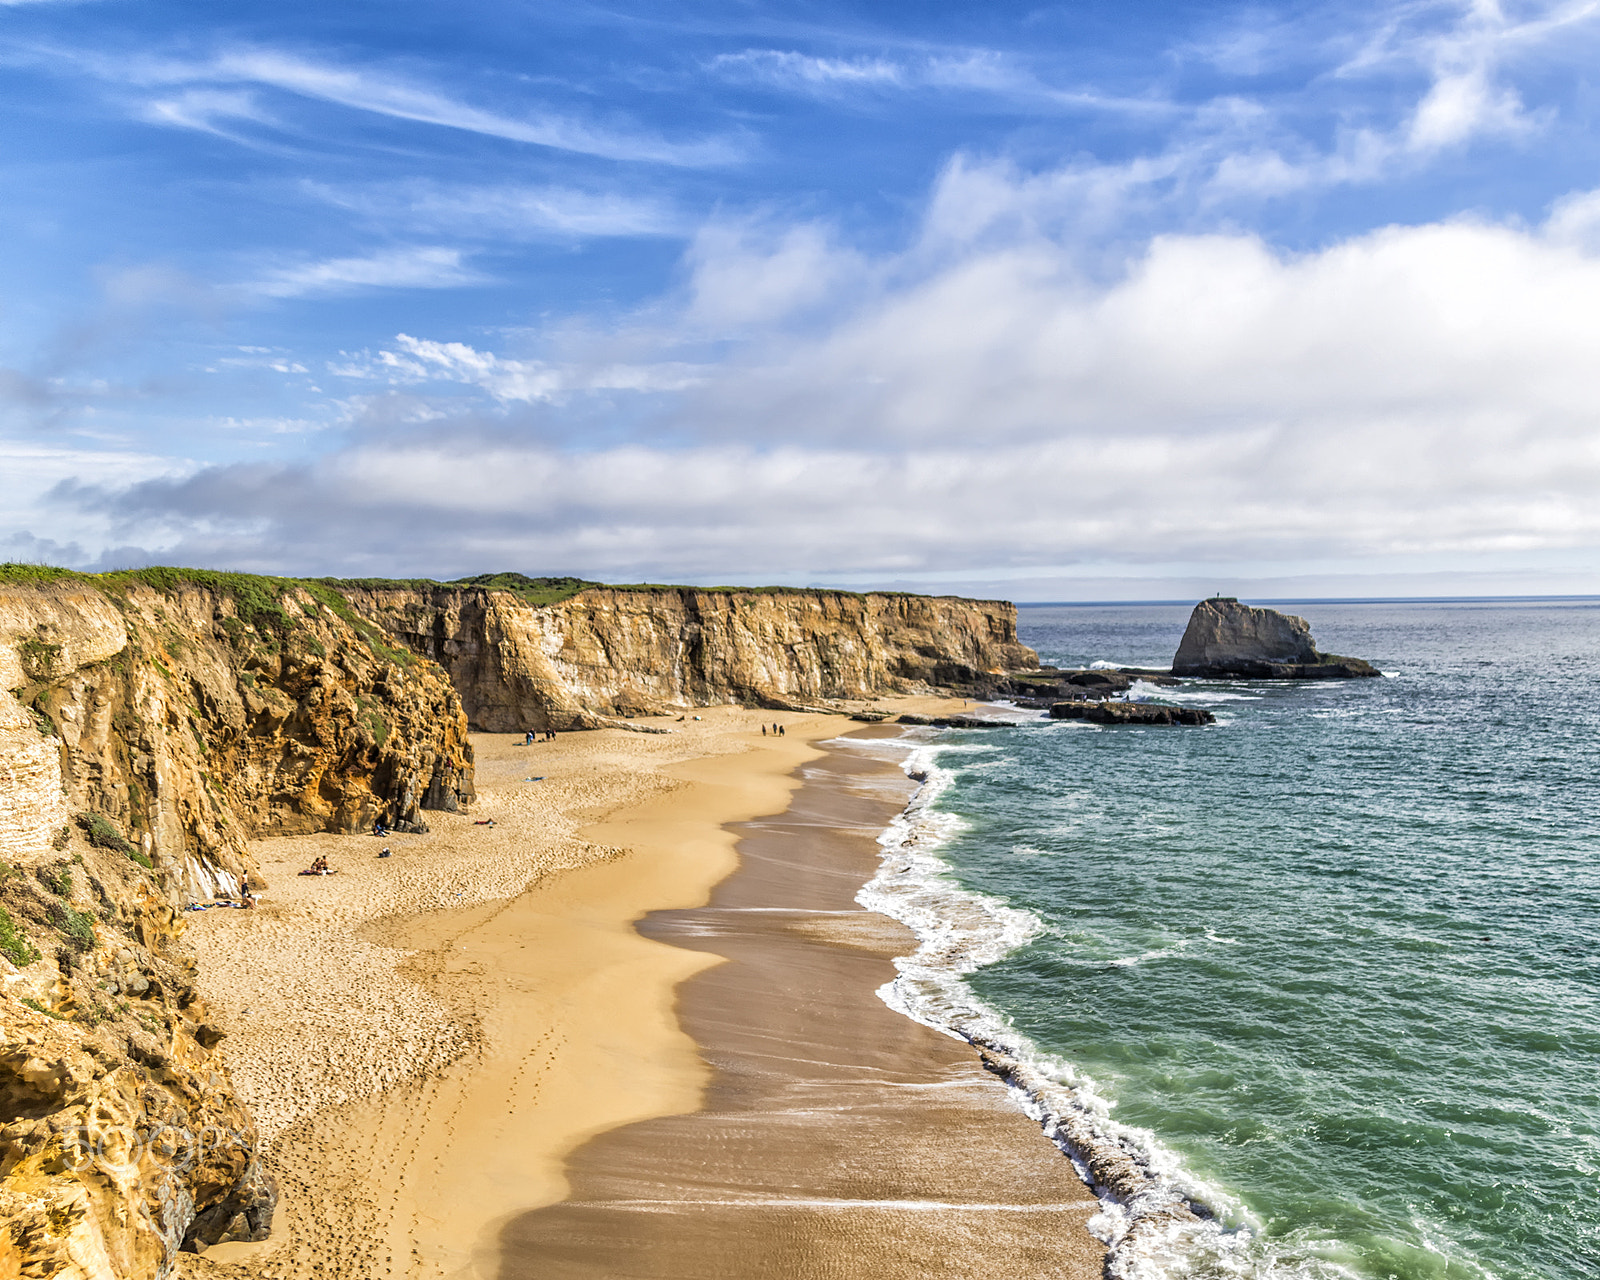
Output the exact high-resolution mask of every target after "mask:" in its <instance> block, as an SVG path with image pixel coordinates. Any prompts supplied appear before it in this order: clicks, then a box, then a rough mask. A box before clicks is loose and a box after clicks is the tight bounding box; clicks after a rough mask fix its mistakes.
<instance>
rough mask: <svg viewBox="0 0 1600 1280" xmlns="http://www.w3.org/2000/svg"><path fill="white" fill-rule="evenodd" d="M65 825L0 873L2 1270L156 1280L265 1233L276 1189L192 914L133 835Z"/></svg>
mask: <svg viewBox="0 0 1600 1280" xmlns="http://www.w3.org/2000/svg"><path fill="white" fill-rule="evenodd" d="M108 832H109V828H102V829H100V835H101V838H102V839H103V840H104V841H105V842H106V844H107V845H108V846H109V845H110V844H111V842H112V841H113V840H114V838H115V837H114V835H111V834H108ZM58 843H59V844H60V846H61V847H60V849H58V850H54V849H53V850H52V851H51V853H50V855H49V857H48V858H45V859H42V860H39V861H37V862H36V863H35V864H34V865H32V866H31V867H28V868H19V867H9V868H8V869H7V870H8V874H7V875H6V877H5V882H4V884H3V885H0V904H3V905H0V912H3V914H0V934H3V935H4V936H3V937H0V951H3V952H4V953H5V955H6V957H7V958H6V959H4V960H0V974H3V977H0V992H3V994H0V1122H3V1124H0V1276H5V1277H22V1276H39V1277H45V1276H49V1277H66V1278H68V1280H129V1278H137V1280H144V1278H146V1277H158V1276H163V1275H166V1274H168V1273H169V1272H170V1270H171V1268H172V1264H173V1261H174V1259H175V1257H176V1255H177V1253H178V1251H179V1249H180V1248H181V1247H182V1246H183V1245H184V1244H185V1243H186V1242H188V1243H189V1245H190V1247H191V1248H193V1247H195V1245H196V1242H199V1243H202V1244H207V1245H209V1244H214V1243H217V1242H219V1241H222V1240H255V1239H264V1238H265V1237H266V1234H267V1231H268V1229H269V1227H270V1225H271V1220H272V1212H273V1208H274V1205H275V1202H276V1189H275V1188H274V1186H273V1185H272V1182H271V1179H270V1178H268V1177H267V1176H266V1174H265V1173H264V1172H263V1171H262V1169H261V1166H260V1163H259V1160H258V1155H257V1147H258V1142H257V1138H256V1131H255V1126H254V1124H253V1122H252V1121H251V1118H250V1116H249V1114H248V1112H247V1111H246V1110H245V1108H244V1107H243V1106H242V1105H241V1103H240V1102H239V1100H238V1098H237V1097H236V1096H235V1094H234V1092H233V1088H232V1086H231V1084H230V1083H229V1081H228V1077H227V1074H226V1072H225V1071H224V1070H223V1069H222V1067H221V1065H220V1063H219V1062H218V1061H217V1060H216V1058H215V1056H214V1051H215V1048H216V1045H217V1043H218V1041H219V1040H220V1039H221V1035H220V1033H219V1032H218V1031H217V1029H216V1028H215V1027H214V1026H212V1025H210V1024H209V1023H208V1022H207V1021H206V1017H207V1014H206V1009H205V1006H204V1005H203V1004H202V1003H201V1002H200V1001H199V1000H198V999H197V998H196V997H195V993H194V988H193V981H192V979H193V965H192V962H191V961H190V960H189V959H188V957H187V956H186V955H185V954H184V952H183V950H182V948H181V946H180V945H179V941H178V939H179V936H180V919H181V918H180V916H179V915H178V913H176V912H175V911H174V909H173V907H172V905H171V904H170V903H169V902H167V901H166V898H165V895H164V894H163V893H162V891H161V889H160V888H159V886H158V885H157V884H156V877H155V876H154V874H153V873H152V872H151V871H150V870H149V869H148V868H145V867H143V866H141V865H140V864H139V863H137V862H136V861H134V859H133V858H132V857H131V856H130V853H131V852H132V851H133V849H134V846H132V845H127V846H125V848H121V849H118V848H112V847H105V848H101V847H96V846H95V845H93V844H92V843H90V841H89V840H88V839H87V838H86V835H85V832H84V831H83V829H81V828H79V827H75V828H74V830H73V832H72V834H71V835H70V837H69V838H68V839H66V840H58Z"/></svg>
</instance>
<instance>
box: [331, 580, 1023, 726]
mask: <svg viewBox="0 0 1600 1280" xmlns="http://www.w3.org/2000/svg"><path fill="white" fill-rule="evenodd" d="M493 581H496V582H499V583H503V584H506V585H504V586H499V587H496V586H489V585H473V584H470V583H469V584H462V583H450V584H439V583H422V582H413V583H385V582H378V581H368V582H330V583H329V585H330V586H333V587H335V588H336V589H337V590H338V591H339V592H340V594H341V595H342V596H344V598H345V599H346V600H348V601H349V603H350V605H351V606H352V607H353V608H354V609H355V610H356V611H357V613H359V614H360V616H361V617H362V618H363V619H365V620H366V621H368V622H370V623H372V624H373V625H374V626H376V627H379V628H381V629H382V630H383V632H384V633H385V634H386V635H387V636H388V637H389V638H390V639H391V640H392V641H394V642H395V643H397V644H401V645H404V646H405V647H406V648H408V649H409V650H411V651H412V652H414V653H417V654H420V655H423V656H426V657H428V658H431V659H433V660H434V661H436V662H438V663H439V665H440V666H442V667H443V668H444V669H445V670H446V671H448V672H449V673H450V678H451V681H452V682H453V683H454V685H455V687H456V689H457V691H458V692H459V693H460V695H461V700H462V705H463V706H464V707H465V709H466V712H467V716H468V718H469V719H470V721H471V723H472V725H473V727H474V728H477V729H483V730H487V731H490V732H497V733H517V732H522V731H525V730H529V729H533V730H540V729H571V728H584V727H591V726H593V725H595V724H598V723H603V722H604V720H605V718H606V717H609V716H641V715H668V714H670V715H678V714H681V713H682V712H684V711H686V710H689V709H691V708H694V707H703V706H711V705H718V704H724V703H730V702H737V703H743V704H746V705H749V706H758V707H772V708H779V709H781V708H786V707H794V708H798V707H802V706H808V705H815V704H818V703H826V702H830V701H841V700H862V699H870V698H874V697H877V696H879V695H881V694H886V693H909V692H925V691H927V690H929V689H935V688H939V689H952V690H966V691H970V692H980V693H981V692H983V691H985V690H986V689H987V688H989V687H990V686H992V685H993V684H995V682H996V681H997V679H998V678H999V677H1001V676H1003V675H1004V674H1005V673H1006V672H1009V671H1013V670H1021V669H1030V668H1033V667H1036V666H1037V665H1038V661H1039V659H1038V655H1037V654H1035V653H1034V652H1033V650H1032V649H1029V648H1027V647H1026V646H1025V645H1023V644H1021V643H1020V642H1019V641H1018V640H1017V619H1016V607H1015V606H1014V605H1012V604H1009V603H1006V602H1003V601H996V600H963V599H957V598H954V597H935V596H913V595H896V594H889V593H881V594H880V593H872V594H865V595H857V594H855V593H852V592H848V591H820V590H784V589H761V590H736V589H712V588H699V587H639V588H630V587H605V586H598V585H595V584H586V583H572V582H570V581H569V582H567V583H566V585H565V587H564V588H562V587H558V588H555V589H552V588H551V587H550V586H548V585H547V584H549V583H550V582H551V581H552V580H545V579H526V578H519V577H518V576H517V575H513V574H502V575H496V577H495V579H493ZM556 581H560V580H556ZM519 584H523V585H520V586H519Z"/></svg>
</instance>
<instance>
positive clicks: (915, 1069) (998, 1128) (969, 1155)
mask: <svg viewBox="0 0 1600 1280" xmlns="http://www.w3.org/2000/svg"><path fill="white" fill-rule="evenodd" d="M804 778H805V783H804V786H802V788H801V789H800V791H799V792H798V793H797V794H796V796H795V800H794V803H793V805H792V806H791V807H790V808H789V810H788V811H787V812H785V813H784V814H782V815H779V816H778V817H774V818H770V819H764V820H760V821H756V822H752V823H748V824H744V825H743V826H742V827H741V828H740V829H739V830H740V832H741V842H740V853H741V857H742V863H741V867H740V870H739V871H738V872H737V873H736V874H735V875H734V876H732V877H731V878H730V879H729V880H727V881H726V882H724V883H723V884H722V885H721V886H720V887H719V888H718V890H717V891H716V894H715V896H714V898H713V900H712V902H711V904H710V905H709V906H707V907H705V908H702V909H698V910H691V911H672V912H660V913H657V914H655V915H653V916H651V917H649V918H648V919H647V920H646V921H645V922H644V923H643V924H642V925H641V930H642V931H643V932H645V933H647V934H648V935H649V936H651V937H655V938H659V939H661V940H663V941H668V942H671V943H673V944H675V945H678V946H682V947H688V948H692V949H695V950H703V951H710V952H713V953H715V954H717V955H720V956H724V957H726V958H727V959H726V963H724V964H721V965H718V966H716V967H714V968H712V969H709V970H707V971H705V972H703V973H701V974H699V975H697V976H696V977H694V978H692V979H690V980H689V981H688V982H687V983H686V984H685V985H684V986H683V988H682V989H681V991H680V1008H679V1013H680V1017H681V1019H682V1022H683V1025H684V1027H685V1029H686V1030H687V1031H688V1032H689V1034H690V1035H691V1036H693V1037H694V1039H695V1041H696V1043H697V1044H699V1045H700V1046H701V1050H702V1052H703V1053H704V1054H705V1057H706V1059H707V1060H708V1061H709V1062H710V1063H711V1065H712V1067H713V1068H714V1070H715V1075H714V1079H713V1082H712V1085H711V1087H710V1089H709V1091H708V1093H707V1095H706V1098H705V1101H704V1105H703V1106H702V1108H701V1110H699V1111H697V1112H694V1113H691V1114H688V1115H679V1116H669V1117H665V1118H660V1119H654V1120H649V1121H645V1122H642V1123H638V1124H633V1125H629V1126H626V1127H624V1128H621V1129H616V1130H613V1131H611V1132H608V1133H606V1134H603V1135H601V1136H600V1137H598V1138H596V1139H594V1140H592V1141H591V1142H589V1143H588V1144H587V1145H585V1146H584V1147H582V1148H580V1149H579V1150H578V1151H577V1152H576V1154H575V1155H574V1156H573V1158H572V1160H571V1162H570V1166H569V1172H570V1177H571V1182H572V1193H571V1196H570V1197H569V1199H567V1200H566V1201H564V1202H562V1203H560V1204H556V1205H552V1206H550V1207H548V1208H545V1209H540V1210H536V1211H533V1212H530V1213H527V1214H523V1215H521V1216H520V1217H518V1218H516V1219H514V1220H513V1221H512V1222H511V1223H510V1224H509V1225H508V1226H507V1227H506V1228H505V1230H504V1231H503V1232H502V1235H501V1240H500V1245H501V1258H500V1266H499V1274H500V1278H501V1280H532V1278H533V1277H539V1278H541V1280H556V1278H559V1277H573V1278H576V1277H595V1278H598V1277H607V1278H610V1280H620V1278H622V1277H641V1278H643V1277H651V1278H660V1280H667V1278H673V1280H679V1278H681V1280H723V1278H726V1280H753V1278H755V1277H782V1278H784V1280H790V1278H792V1280H812V1278H815V1280H823V1278H827V1280H847V1278H848V1280H856V1278H858V1277H859V1278H862V1280H866V1278H868V1277H870V1278H871V1280H889V1278H892V1277H901V1276H904V1277H913V1276H915V1277H965V1276H974V1277H975V1276H980V1275H981V1276H994V1275H999V1274H1004V1275H1011V1276H1016V1277H1027V1278H1030V1280H1032V1278H1038V1277H1071V1278H1073V1280H1077V1278H1080V1277H1081V1278H1083V1280H1088V1278H1089V1277H1098V1276H1100V1275H1101V1271H1102V1266H1103V1261H1104V1250H1103V1248H1102V1247H1101V1245H1100V1244H1099V1242H1098V1241H1096V1240H1094V1239H1093V1238H1092V1237H1091V1236H1089V1234H1088V1233H1087V1231H1086V1230H1085V1229H1084V1223H1085V1222H1086V1220H1087V1219H1088V1218H1089V1216H1090V1215H1091V1214H1092V1213H1093V1212H1094V1209H1095V1202H1094V1200H1093V1198H1092V1197H1091V1196H1090V1194H1089V1192H1088V1191H1087V1189H1086V1188H1085V1187H1084V1186H1083V1184H1082V1183H1081V1182H1080V1181H1079V1180H1078V1178H1077V1176H1076V1174H1075V1173H1074V1172H1073V1169H1072V1166H1071V1164H1070V1163H1069V1162H1068V1161H1067V1160H1066V1158H1065V1157H1063V1156H1062V1155H1061V1154H1060V1153H1059V1152H1058V1151H1057V1150H1056V1149H1055V1148H1054V1147H1053V1146H1052V1145H1051V1144H1050V1143H1049V1142H1048V1141H1047V1140H1046V1139H1045V1138H1044V1137H1043V1136H1042V1135H1041V1134H1040V1132H1039V1128H1038V1126H1037V1125H1036V1124H1035V1123H1034V1122H1033V1121H1032V1120H1030V1119H1028V1118H1027V1117H1026V1116H1025V1115H1023V1114H1022V1113H1021V1112H1020V1111H1018V1110H1017V1109H1016V1107H1015V1106H1014V1105H1013V1104H1012V1103H1011V1101H1010V1100H1009V1098H1008V1097H1007V1094H1006V1091H1005V1089H1004V1087H1003V1086H1002V1085H1001V1084H1000V1083H999V1082H998V1081H996V1080H994V1079H993V1078H992V1077H991V1076H989V1075H988V1074H987V1073H985V1072H984V1071H983V1070H982V1069H981V1067H980V1066H979V1064H978V1060H977V1057H976V1055H975V1054H974V1052H973V1051H972V1049H971V1048H970V1047H968V1046H967V1045H965V1044H963V1043H961V1042H958V1041H955V1040H951V1039H949V1038H948V1037H946V1036H943V1035H940V1034H939V1033H937V1032H935V1031H932V1030H929V1029H928V1028H926V1027H922V1026H920V1025H918V1024H916V1023H913V1022H911V1021H910V1020H908V1019H906V1018H904V1017H902V1016H901V1015H899V1014H897V1013H894V1012H893V1011H891V1010H890V1009H889V1008H887V1007H886V1006H885V1005H884V1004H883V1003H882V1001H880V1000H879V999H878V997H877V996H876V994H875V991H876V989H877V987H879V986H880V985H881V984H882V983H884V982H886V981H888V980H889V979H890V978H891V977H892V976H893V972H894V970H893V966H892V965H891V964H890V963H889V957H891V956H893V955H895V954H903V953H904V952H905V951H907V950H909V949H910V946H911V945H912V943H911V937H910V934H909V933H907V932H906V931H905V930H904V929H903V928H902V927H901V926H900V925H898V924H896V923H894V922H893V921H890V920H887V919H886V918H884V917H882V916H878V915H876V914H872V913H868V912H864V911H862V910H860V908H859V907H857V906H856V904H855V901H854V898H855V893H856V891H857V890H858V889H859V888H860V886H861V884H862V883H863V882H864V881H865V880H866V879H867V878H868V877H869V876H870V875H871V874H872V872H873V870H874V868H875V866H876V860H877V846H876V844H875V840H876V837H877V835H878V833H879V832H880V831H881V830H882V828H883V826H884V825H885V824H886V823H887V821H888V820H889V818H890V817H891V816H892V814H893V813H894V812H895V811H896V810H897V809H898V808H899V807H900V806H901V805H902V804H903V803H904V801H905V798H906V796H907V794H908V792H909V784H908V783H906V782H905V780H904V778H903V777H902V776H901V775H900V774H899V771H898V770H896V769H893V768H892V767H890V766H886V765H884V764H882V763H879V762H875V761H872V760H870V759H866V758H863V757H861V756H860V755H858V754H856V753H854V752H849V751H835V752H832V753H830V754H829V755H828V756H826V757H824V758H823V759H821V760H818V761H816V762H814V763H813V764H811V765H808V766H806V768H805V770H804Z"/></svg>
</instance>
